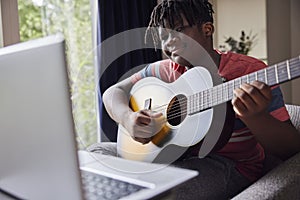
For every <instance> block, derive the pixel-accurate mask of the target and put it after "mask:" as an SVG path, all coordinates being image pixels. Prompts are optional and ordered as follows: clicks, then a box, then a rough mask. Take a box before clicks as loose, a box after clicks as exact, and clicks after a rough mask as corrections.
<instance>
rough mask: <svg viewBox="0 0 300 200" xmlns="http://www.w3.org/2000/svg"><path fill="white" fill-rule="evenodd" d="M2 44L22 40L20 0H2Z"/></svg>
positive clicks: (0, 11)
mask: <svg viewBox="0 0 300 200" xmlns="http://www.w3.org/2000/svg"><path fill="white" fill-rule="evenodd" d="M0 9H1V10H0V21H1V23H0V26H1V28H0V31H1V33H0V36H1V39H0V42H1V44H0V46H1V47H3V46H8V45H11V44H15V43H18V42H20V32H19V15H18V0H0Z"/></svg>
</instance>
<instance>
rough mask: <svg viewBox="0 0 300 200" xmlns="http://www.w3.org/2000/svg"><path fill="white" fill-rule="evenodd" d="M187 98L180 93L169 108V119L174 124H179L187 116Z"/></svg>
mask: <svg viewBox="0 0 300 200" xmlns="http://www.w3.org/2000/svg"><path fill="white" fill-rule="evenodd" d="M186 112H187V98H186V97H185V96H184V95H182V94H180V95H177V96H176V97H174V98H173V99H172V100H171V102H170V104H169V105H168V109H167V120H168V122H169V124H171V125H172V126H177V125H179V124H180V123H181V122H182V121H183V120H184V119H185V117H186V114H187V113H186Z"/></svg>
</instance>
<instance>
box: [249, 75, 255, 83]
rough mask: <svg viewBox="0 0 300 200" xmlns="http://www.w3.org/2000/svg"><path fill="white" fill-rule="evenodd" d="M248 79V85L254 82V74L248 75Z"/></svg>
mask: <svg viewBox="0 0 300 200" xmlns="http://www.w3.org/2000/svg"><path fill="white" fill-rule="evenodd" d="M248 77H249V81H248V83H252V82H253V81H255V80H256V74H255V73H251V74H248Z"/></svg>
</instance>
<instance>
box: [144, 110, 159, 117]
mask: <svg viewBox="0 0 300 200" xmlns="http://www.w3.org/2000/svg"><path fill="white" fill-rule="evenodd" d="M141 113H143V114H145V115H147V116H149V117H152V118H157V117H160V116H162V115H163V114H162V113H161V112H155V111H152V110H142V111H141Z"/></svg>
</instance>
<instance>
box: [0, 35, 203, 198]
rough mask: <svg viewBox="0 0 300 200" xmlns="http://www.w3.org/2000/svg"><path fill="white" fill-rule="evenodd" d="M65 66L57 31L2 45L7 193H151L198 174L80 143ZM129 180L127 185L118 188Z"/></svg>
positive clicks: (1, 156)
mask: <svg viewBox="0 0 300 200" xmlns="http://www.w3.org/2000/svg"><path fill="white" fill-rule="evenodd" d="M67 71H68V70H67V65H66V58H65V43H64V38H63V36H62V35H60V34H57V35H52V36H48V37H44V38H40V39H36V40H32V41H28V42H24V43H20V44H16V45H12V46H9V47H5V48H1V49H0V94H1V98H0V162H1V165H0V168H1V169H0V191H1V192H0V193H1V194H2V195H5V196H6V195H8V196H7V198H11V197H14V198H16V199H30V200H35V199H39V200H40V199H43V200H47V199H49V200H53V199H56V200H59V199H63V200H66V199H72V200H77V199H78V200H79V199H80V200H81V199H104V197H103V195H104V196H105V197H107V198H108V199H109V198H111V199H150V198H154V197H157V196H158V195H161V194H163V193H165V192H166V191H169V190H170V189H172V188H174V187H176V186H178V185H179V184H182V183H184V182H185V181H187V180H189V179H191V178H193V177H195V176H196V175H197V172H195V171H192V170H187V169H180V168H175V167H172V166H167V165H161V164H153V163H142V162H137V161H129V160H125V159H122V158H117V157H111V156H105V155H99V154H92V153H89V152H86V151H84V150H78V149H77V143H76V134H75V129H74V121H73V117H72V104H71V98H70V87H69V79H68V72H67ZM103 178H104V179H103ZM95 181H96V182H95ZM97 181H98V182H97ZM99 181H102V182H99ZM87 185H88V186H87ZM95 185H96V186H97V188H96V189H94V188H93V187H92V186H95ZM108 185H112V186H113V187H112V188H113V189H109V188H108ZM124 187H126V188H129V189H128V190H130V191H123V190H117V189H124ZM99 188H102V189H103V188H104V189H107V188H108V190H111V191H109V192H108V193H107V192H105V190H102V189H101V190H100V189H99ZM112 190H114V191H112ZM113 192H115V193H122V194H124V195H125V196H124V197H121V196H115V194H114V193H113ZM129 192H130V193H129ZM131 192H132V193H131ZM103 193H105V194H103ZM94 194H96V195H94ZM101 195H102V196H101Z"/></svg>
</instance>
